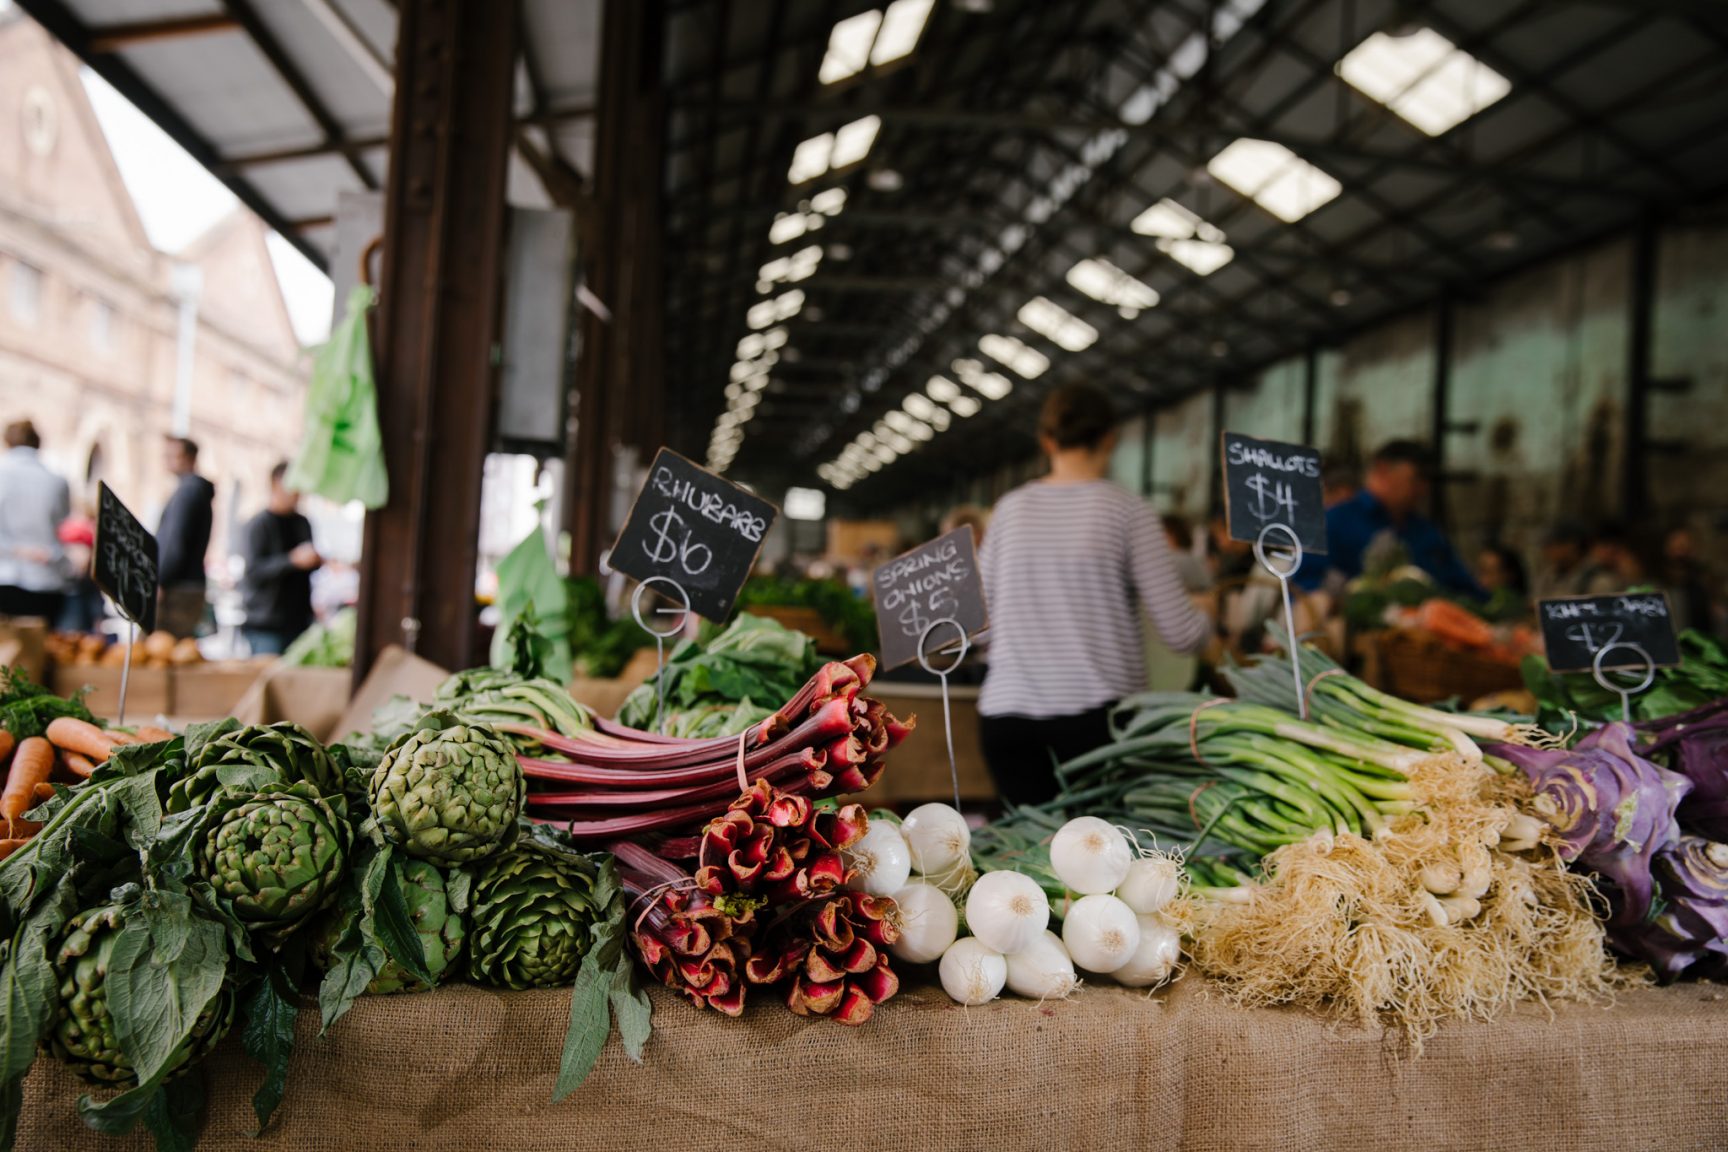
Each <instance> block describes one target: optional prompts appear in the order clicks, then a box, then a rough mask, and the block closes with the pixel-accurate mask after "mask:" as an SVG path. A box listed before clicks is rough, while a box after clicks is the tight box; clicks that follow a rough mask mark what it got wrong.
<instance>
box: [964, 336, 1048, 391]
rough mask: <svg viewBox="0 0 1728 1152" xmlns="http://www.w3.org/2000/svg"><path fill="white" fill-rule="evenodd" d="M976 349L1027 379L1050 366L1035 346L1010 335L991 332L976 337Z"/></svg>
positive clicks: (1037, 375) (1033, 377)
mask: <svg viewBox="0 0 1728 1152" xmlns="http://www.w3.org/2000/svg"><path fill="white" fill-rule="evenodd" d="M978 350H979V351H981V352H983V353H984V355H986V356H988V357H990V359H992V360H994V361H996V362H997V363H999V364H1006V365H1007V366H1008V367H1010V368H1012V369H1014V371H1016V372H1018V373H1019V374H1020V375H1021V376H1023V377H1025V378H1026V379H1028V380H1036V379H1037V378H1038V377H1040V376H1042V375H1044V373H1045V372H1046V371H1048V370H1049V368H1050V360H1049V358H1048V357H1046V356H1045V355H1044V354H1043V353H1042V352H1040V351H1038V350H1037V349H1036V348H1028V347H1027V346H1026V345H1025V344H1023V343H1021V342H1020V341H1018V340H1016V339H1014V337H1012V336H999V335H997V334H996V333H994V332H992V333H989V334H988V335H984V336H980V337H979V338H978Z"/></svg>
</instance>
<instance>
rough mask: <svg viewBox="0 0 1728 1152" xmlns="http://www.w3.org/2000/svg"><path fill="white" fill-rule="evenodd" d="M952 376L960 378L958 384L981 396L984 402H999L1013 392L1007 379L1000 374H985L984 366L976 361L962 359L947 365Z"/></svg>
mask: <svg viewBox="0 0 1728 1152" xmlns="http://www.w3.org/2000/svg"><path fill="white" fill-rule="evenodd" d="M949 367H951V368H952V369H953V370H954V375H956V376H958V377H960V382H961V383H962V384H964V385H966V386H967V387H968V388H971V389H972V390H973V391H975V392H977V393H978V394H979V395H980V396H983V397H984V399H986V400H1000V399H1002V397H1004V396H1006V395H1008V393H1010V392H1012V391H1013V390H1014V385H1013V384H1011V383H1009V381H1008V377H1006V376H1004V375H1002V374H1001V373H1000V372H986V371H985V370H984V365H982V364H980V363H979V362H978V361H976V360H972V359H969V358H965V357H962V358H961V359H959V360H956V361H954V363H953V364H951V365H949Z"/></svg>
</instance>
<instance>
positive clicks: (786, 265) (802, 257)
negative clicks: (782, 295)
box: [756, 244, 822, 292]
mask: <svg viewBox="0 0 1728 1152" xmlns="http://www.w3.org/2000/svg"><path fill="white" fill-rule="evenodd" d="M821 263H822V246H821V245H820V244H811V245H808V246H807V247H804V248H800V249H799V250H798V251H796V252H794V253H792V255H790V256H781V257H779V258H778V259H775V260H770V261H768V263H766V264H764V265H762V267H760V268H758V269H757V270H756V290H757V291H758V292H768V291H771V290H772V289H773V287H774V285H776V284H795V283H797V282H798V281H800V280H806V279H808V278H809V277H810V276H811V275H813V274H814V273H815V271H816V268H817V266H818V265H819V264H821Z"/></svg>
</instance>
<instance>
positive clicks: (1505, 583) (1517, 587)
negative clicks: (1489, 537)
mask: <svg viewBox="0 0 1728 1152" xmlns="http://www.w3.org/2000/svg"><path fill="white" fill-rule="evenodd" d="M1476 582H1477V583H1478V584H1480V585H1482V590H1483V591H1485V592H1487V593H1488V599H1487V601H1486V603H1485V604H1484V605H1483V613H1484V615H1486V616H1487V617H1488V618H1489V619H1490V620H1510V619H1512V618H1513V617H1516V616H1521V615H1523V614H1524V611H1525V610H1526V609H1527V608H1528V607H1529V606H1530V582H1529V580H1528V579H1526V578H1525V575H1524V561H1523V559H1522V558H1520V557H1519V555H1518V553H1517V552H1516V551H1514V550H1513V549H1511V548H1508V547H1507V546H1506V545H1504V544H1490V545H1488V546H1487V547H1485V548H1483V549H1482V551H1480V552H1478V553H1477V554H1476Z"/></svg>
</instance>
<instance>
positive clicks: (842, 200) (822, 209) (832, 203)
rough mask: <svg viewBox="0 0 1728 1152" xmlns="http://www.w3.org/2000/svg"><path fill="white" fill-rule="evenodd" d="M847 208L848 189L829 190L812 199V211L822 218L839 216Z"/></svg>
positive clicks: (817, 194)
mask: <svg viewBox="0 0 1728 1152" xmlns="http://www.w3.org/2000/svg"><path fill="white" fill-rule="evenodd" d="M844 207H846V189H844V188H827V189H824V190H823V191H821V192H818V193H816V195H814V196H812V197H810V210H811V211H812V212H815V213H817V214H818V215H822V216H838V215H840V209H842V208H844Z"/></svg>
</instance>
